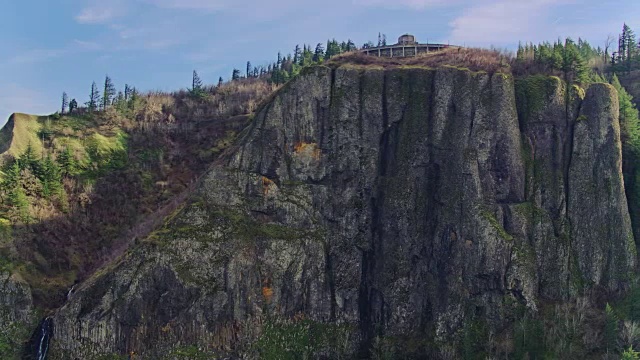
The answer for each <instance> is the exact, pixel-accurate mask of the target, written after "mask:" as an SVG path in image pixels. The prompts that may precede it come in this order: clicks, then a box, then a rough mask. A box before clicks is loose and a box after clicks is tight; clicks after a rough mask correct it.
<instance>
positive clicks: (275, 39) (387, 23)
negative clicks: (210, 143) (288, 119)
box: [0, 0, 640, 125]
mask: <svg viewBox="0 0 640 360" xmlns="http://www.w3.org/2000/svg"><path fill="white" fill-rule="evenodd" d="M0 14H2V21H0V125H2V124H4V123H5V122H6V120H7V119H8V117H9V115H10V114H11V113H14V112H25V113H31V114H50V113H53V112H55V111H56V110H58V108H59V107H60V102H61V100H60V99H61V95H62V92H63V91H65V92H67V94H68V95H69V97H70V98H75V99H77V100H78V103H81V104H82V103H84V102H85V101H87V99H88V96H89V92H90V89H91V83H92V81H96V83H98V84H99V85H101V84H102V83H103V82H104V77H105V75H107V74H108V75H109V76H110V77H111V78H112V80H113V81H114V83H115V85H116V87H118V88H119V89H122V88H123V87H124V84H125V83H127V84H130V85H132V86H135V87H136V88H138V89H139V90H143V91H147V90H163V91H172V90H177V89H180V88H186V87H188V86H190V84H191V75H192V71H193V70H197V71H198V73H199V75H200V77H201V78H202V80H203V82H204V83H217V82H218V78H219V77H220V76H222V77H223V78H224V79H225V80H227V79H228V78H229V77H230V76H231V72H232V70H233V68H238V69H241V70H242V71H243V72H244V70H245V68H246V62H247V61H251V63H252V64H253V65H266V64H267V63H269V62H272V61H274V59H275V58H276V56H277V53H278V51H281V52H282V53H283V54H287V53H290V52H292V51H293V48H294V47H295V45H296V44H305V43H306V44H311V45H312V46H314V47H315V44H317V43H318V42H322V43H325V44H326V41H327V39H329V38H335V39H337V40H339V41H343V40H347V39H352V40H353V41H354V42H355V43H356V44H357V45H358V46H361V45H362V44H364V43H365V42H367V41H369V40H371V41H373V42H377V37H378V33H379V32H381V33H383V34H386V35H387V38H388V40H389V42H390V43H393V42H395V39H397V37H398V36H399V35H402V34H404V33H412V34H414V35H415V36H416V38H417V40H418V41H419V42H427V41H428V42H443V43H450V44H456V45H464V46H479V47H491V46H493V47H496V48H504V49H514V48H515V47H516V46H517V44H518V42H519V41H523V42H529V41H532V42H540V41H545V40H549V41H553V40H556V39H558V37H562V38H564V37H567V36H569V37H572V38H574V39H577V38H578V37H582V38H583V39H586V40H588V41H589V42H590V43H591V44H592V45H596V46H597V45H601V46H602V45H604V43H605V40H606V38H607V35H614V36H616V39H617V34H618V33H619V32H620V30H621V28H622V24H623V23H625V22H626V23H627V24H628V25H630V26H631V27H632V29H634V30H635V31H636V32H637V33H640V1H638V0H612V1H608V0H314V1H308V0H270V1H266V0H20V1H17V0H3V1H0Z"/></svg>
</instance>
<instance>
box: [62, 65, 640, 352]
mask: <svg viewBox="0 0 640 360" xmlns="http://www.w3.org/2000/svg"><path fill="white" fill-rule="evenodd" d="M635 266H636V249H635V244H634V239H633V235H632V229H631V223H630V218H629V213H628V208H627V203H626V198H625V194H624V185H623V178H622V172H621V144H620V129H619V125H618V101H617V96H616V94H615V90H614V89H613V88H612V87H611V86H609V85H606V84H594V85H592V86H590V87H589V88H588V89H587V90H586V92H585V91H584V90H582V89H580V88H578V87H575V86H572V87H569V88H567V86H566V85H565V84H564V83H563V82H562V81H561V80H560V79H558V78H555V77H546V76H533V77H527V78H523V79H517V80H514V79H513V77H512V76H511V75H509V74H505V73H501V72H496V73H493V74H488V73H486V72H472V71H469V70H466V69H459V68H453V67H446V66H445V67H440V68H437V69H429V68H420V67H397V68H388V69H381V68H375V67H371V66H368V67H361V66H354V65H348V64H346V65H342V66H339V67H337V68H334V69H332V68H328V67H322V66H317V67H313V68H310V69H308V70H306V71H305V73H303V74H302V75H301V76H300V77H298V78H296V79H295V80H293V81H291V82H290V83H289V84H287V85H286V86H285V87H284V88H282V89H281V90H279V91H278V92H277V93H276V94H275V95H274V97H273V98H272V99H271V100H270V101H269V102H267V104H266V105H265V106H264V107H263V108H262V109H261V110H260V111H259V112H258V113H257V114H256V116H255V117H254V119H253V121H252V123H251V125H250V126H249V127H248V128H247V129H245V131H244V132H243V133H242V134H241V135H240V137H239V140H238V141H237V142H236V144H235V145H234V146H233V147H232V148H230V149H228V150H227V151H226V153H225V154H224V155H223V156H222V157H221V158H220V159H218V160H217V162H216V163H215V164H214V165H213V166H212V167H211V168H210V169H209V171H208V172H207V174H206V175H205V176H204V178H203V179H202V180H201V181H200V183H199V184H198V186H197V190H196V191H195V193H194V194H193V195H192V196H191V199H190V200H189V201H188V202H187V203H186V205H185V206H184V207H182V208H181V209H180V210H179V211H177V212H176V213H175V214H173V215H172V216H171V217H169V218H168V219H167V221H166V223H165V225H164V226H163V227H162V228H161V229H159V230H157V231H156V232H154V233H153V234H152V235H150V236H149V237H148V238H146V239H144V240H142V241H140V243H139V244H137V245H136V246H134V247H133V248H131V249H130V250H129V251H128V252H127V253H126V254H125V255H124V256H122V257H121V258H120V259H118V260H117V261H115V262H113V263H112V264H111V265H109V266H108V267H106V268H105V269H102V270H101V271H100V272H98V273H97V274H95V275H94V276H93V277H91V278H90V279H88V280H87V281H85V282H84V283H82V284H81V285H80V286H79V287H77V289H76V290H75V292H74V293H73V294H71V296H70V299H69V301H68V302H67V303H66V304H65V305H64V306H63V307H62V308H60V309H59V310H58V311H57V312H56V314H55V316H54V320H53V321H54V324H55V326H54V335H53V340H52V344H51V347H52V352H51V354H50V355H51V356H50V358H52V359H73V358H81V359H89V358H97V357H98V356H99V355H113V354H120V355H125V354H132V353H135V355H136V358H141V359H161V358H171V359H174V358H198V356H201V357H202V358H209V357H223V356H229V357H241V356H248V357H260V358H277V357H273V356H274V354H279V355H278V356H283V355H282V354H286V355H287V356H291V358H299V357H301V356H303V355H308V356H311V357H315V358H322V357H325V358H338V357H340V356H343V357H350V356H352V355H354V354H359V355H360V356H363V357H366V356H368V355H369V354H370V353H371V351H373V350H372V349H374V350H375V349H380V348H385V349H386V350H384V351H388V350H389V349H393V351H394V353H395V354H396V356H398V357H400V356H401V354H404V355H405V356H408V357H435V356H441V357H445V353H447V351H450V350H451V348H450V344H455V343H456V342H458V341H461V340H460V337H461V334H462V333H463V332H465V331H466V330H465V329H469V326H475V327H474V329H475V328H478V329H479V328H482V329H484V330H483V332H487V333H491V334H501V333H502V332H503V331H505V329H509V328H510V327H511V325H512V323H513V321H514V317H515V314H517V313H518V312H519V311H521V310H522V309H527V310H525V311H529V312H536V311H537V310H538V309H539V308H540V307H541V306H543V305H544V304H545V303H546V302H563V301H569V300H570V299H574V298H575V297H577V296H578V295H579V294H583V293H585V292H587V291H601V292H603V293H606V294H609V295H611V296H614V295H615V294H618V293H621V292H623V291H624V290H626V289H628V288H629V286H630V283H631V275H632V273H633V271H634V269H635ZM381 343H383V344H384V346H381Z"/></svg>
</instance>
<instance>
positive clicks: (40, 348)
mask: <svg viewBox="0 0 640 360" xmlns="http://www.w3.org/2000/svg"><path fill="white" fill-rule="evenodd" d="M52 335H53V318H51V317H46V318H44V319H43V320H42V321H41V322H40V326H39V327H38V330H36V332H35V333H34V334H33V336H32V337H31V342H30V343H31V346H30V348H31V350H30V351H29V352H30V353H31V356H30V357H27V358H29V359H35V360H46V359H47V353H48V352H49V341H50V340H51V336H52Z"/></svg>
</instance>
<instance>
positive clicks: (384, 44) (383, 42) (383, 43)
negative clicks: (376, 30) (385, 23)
mask: <svg viewBox="0 0 640 360" xmlns="http://www.w3.org/2000/svg"><path fill="white" fill-rule="evenodd" d="M382 46H387V34H382Z"/></svg>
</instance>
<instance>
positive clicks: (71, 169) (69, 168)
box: [56, 147, 78, 176]
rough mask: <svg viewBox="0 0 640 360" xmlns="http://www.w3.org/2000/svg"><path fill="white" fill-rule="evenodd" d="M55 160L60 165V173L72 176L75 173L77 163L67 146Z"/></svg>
mask: <svg viewBox="0 0 640 360" xmlns="http://www.w3.org/2000/svg"><path fill="white" fill-rule="evenodd" d="M56 162H57V163H58V165H60V169H61V174H62V175H68V176H73V175H75V174H76V171H77V166H78V164H77V162H76V159H75V157H74V156H73V154H72V153H71V149H69V147H65V148H64V150H62V152H61V153H60V154H59V155H58V157H57V158H56Z"/></svg>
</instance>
